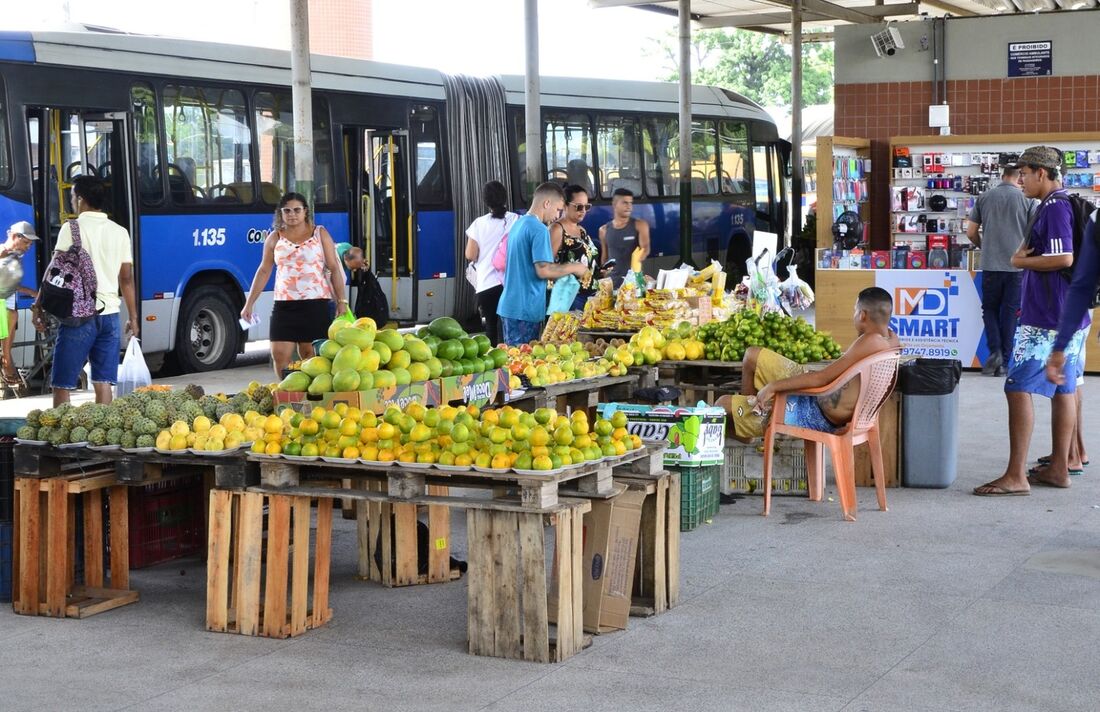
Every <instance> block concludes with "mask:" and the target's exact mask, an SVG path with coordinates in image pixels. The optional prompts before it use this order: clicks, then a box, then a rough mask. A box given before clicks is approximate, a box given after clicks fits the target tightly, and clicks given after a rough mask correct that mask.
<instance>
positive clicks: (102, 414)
mask: <svg viewBox="0 0 1100 712" xmlns="http://www.w3.org/2000/svg"><path fill="white" fill-rule="evenodd" d="M109 412H110V408H109V407H108V406H105V405H101V404H99V403H96V404H95V407H94V408H92V427H93V428H102V427H103V426H104V424H105V422H106V420H107V413H109Z"/></svg>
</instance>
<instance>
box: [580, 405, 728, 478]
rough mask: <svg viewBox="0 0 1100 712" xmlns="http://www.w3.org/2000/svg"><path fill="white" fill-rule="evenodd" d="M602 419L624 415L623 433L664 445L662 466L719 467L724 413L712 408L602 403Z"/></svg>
mask: <svg viewBox="0 0 1100 712" xmlns="http://www.w3.org/2000/svg"><path fill="white" fill-rule="evenodd" d="M597 408H598V411H597V412H599V413H600V416H601V417H604V418H610V417H611V414H612V413H614V412H615V411H617V410H621V411H623V412H624V413H626V418H627V425H626V430H627V432H628V433H630V434H632V435H637V436H638V437H640V438H641V439H642V441H643V442H647V443H665V444H667V445H668V449H666V450H665V456H664V462H665V464H666V465H674V466H679V467H685V466H692V467H696V466H704V465H720V464H721V463H722V459H723V457H724V452H723V448H724V447H725V443H726V411H725V410H723V409H722V408H717V407H714V406H697V407H695V408H683V407H680V406H656V407H655V406H649V405H638V404H635V403H601V404H600V405H599V406H597Z"/></svg>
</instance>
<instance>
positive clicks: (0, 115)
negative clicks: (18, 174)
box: [0, 83, 12, 186]
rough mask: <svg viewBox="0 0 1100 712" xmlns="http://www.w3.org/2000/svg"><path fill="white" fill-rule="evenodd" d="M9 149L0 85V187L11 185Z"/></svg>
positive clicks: (2, 94) (6, 119)
mask: <svg viewBox="0 0 1100 712" xmlns="http://www.w3.org/2000/svg"><path fill="white" fill-rule="evenodd" d="M11 174H12V170H11V149H10V148H9V147H8V109H7V107H6V106H4V85H3V84H2V83H0V186H7V185H9V184H10V183H11Z"/></svg>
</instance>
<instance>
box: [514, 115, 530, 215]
mask: <svg viewBox="0 0 1100 712" xmlns="http://www.w3.org/2000/svg"><path fill="white" fill-rule="evenodd" d="M515 129H516V166H517V167H518V170H519V196H520V199H521V200H522V201H523V202H524V204H526V203H527V201H528V199H529V198H530V197H531V196H530V195H528V189H527V122H526V121H525V120H524V118H523V112H517V113H516V115H515Z"/></svg>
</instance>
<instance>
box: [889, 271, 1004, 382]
mask: <svg viewBox="0 0 1100 712" xmlns="http://www.w3.org/2000/svg"><path fill="white" fill-rule="evenodd" d="M875 285H876V286H878V287H881V288H882V289H885V290H886V291H887V292H889V293H890V297H891V298H893V300H894V315H893V317H892V318H891V319H890V328H891V329H893V330H894V331H896V332H897V334H898V337H899V338H900V339H901V343H902V345H903V346H904V347H905V350H904V353H905V355H907V356H908V355H913V356H923V357H925V358H952V359H958V360H959V361H962V364H963V366H965V367H970V366H981V361H980V360H978V358H977V351H978V344H979V342H980V341H981V337H982V331H983V329H984V325H983V323H982V302H981V299H980V298H979V297H978V290H977V289H976V288H975V287H974V279H973V278H972V277H971V276H970V273H969V272H967V271H966V270H934V269H929V270H915V269H911V270H878V271H876V272H875Z"/></svg>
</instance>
